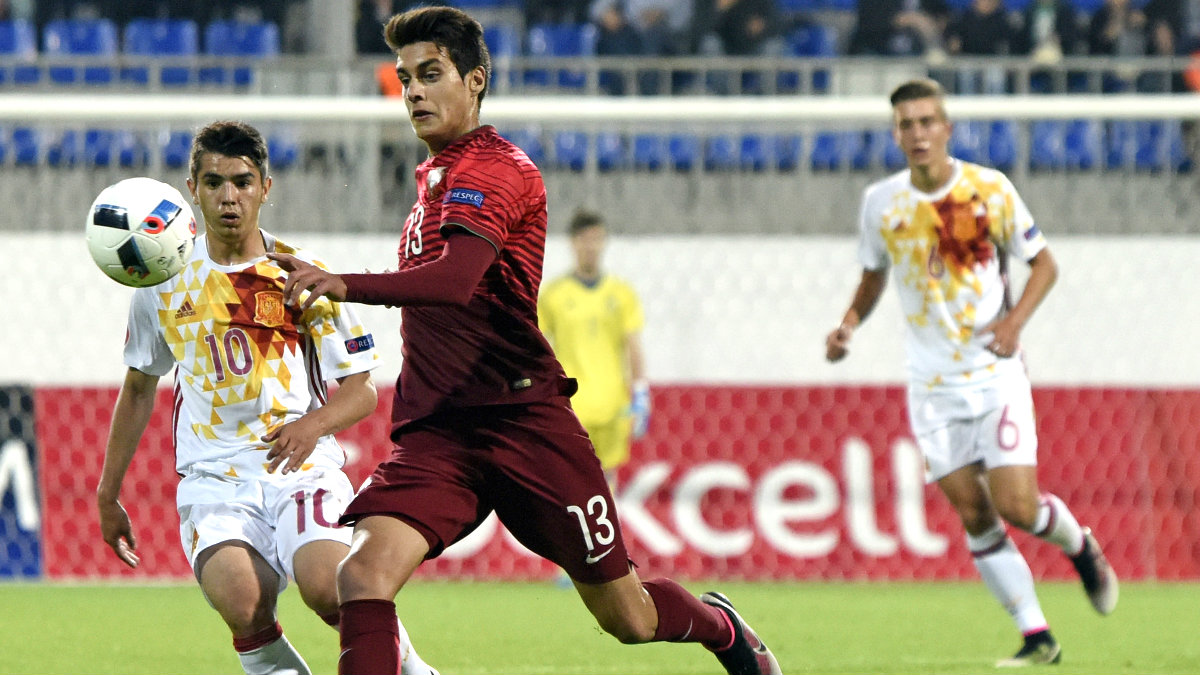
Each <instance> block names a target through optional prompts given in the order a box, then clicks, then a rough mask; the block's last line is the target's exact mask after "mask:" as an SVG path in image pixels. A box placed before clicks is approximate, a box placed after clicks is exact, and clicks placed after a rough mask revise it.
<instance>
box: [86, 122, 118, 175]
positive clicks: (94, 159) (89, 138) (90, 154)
mask: <svg viewBox="0 0 1200 675" xmlns="http://www.w3.org/2000/svg"><path fill="white" fill-rule="evenodd" d="M116 140H117V134H116V132H115V131H113V130H112V129H87V130H86V131H84V132H83V149H82V161H83V163H84V164H85V165H87V166H93V167H106V166H110V165H112V164H113V163H114V162H115V161H116V159H117V158H116V148H115V143H116Z"/></svg>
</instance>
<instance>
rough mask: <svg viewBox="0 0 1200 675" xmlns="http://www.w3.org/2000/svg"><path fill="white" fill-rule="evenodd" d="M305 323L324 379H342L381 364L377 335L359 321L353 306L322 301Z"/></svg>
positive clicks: (311, 308) (313, 307)
mask: <svg viewBox="0 0 1200 675" xmlns="http://www.w3.org/2000/svg"><path fill="white" fill-rule="evenodd" d="M304 320H305V323H306V325H307V327H308V334H309V337H310V338H311V339H312V342H313V345H314V347H315V348H316V354H317V358H318V359H319V360H320V362H321V376H322V377H323V378H324V379H326V380H336V379H340V378H343V377H346V376H348V375H353V374H355V373H361V372H365V371H368V370H371V369H373V368H375V367H376V366H378V365H379V350H378V349H377V348H376V346H375V336H374V335H373V334H372V333H371V332H369V331H368V330H367V328H366V326H364V325H363V323H362V321H360V320H359V318H358V315H357V313H356V312H355V311H354V309H353V305H350V304H348V303H343V302H332V301H330V300H328V299H324V298H322V299H321V300H319V301H318V302H316V303H314V304H313V306H312V307H310V308H309V309H308V311H306V312H305V317H304Z"/></svg>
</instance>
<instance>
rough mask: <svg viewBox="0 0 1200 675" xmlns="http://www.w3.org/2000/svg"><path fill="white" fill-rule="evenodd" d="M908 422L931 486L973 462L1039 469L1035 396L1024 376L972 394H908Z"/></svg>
mask: <svg viewBox="0 0 1200 675" xmlns="http://www.w3.org/2000/svg"><path fill="white" fill-rule="evenodd" d="M908 418H909V423H910V424H911V426H912V431H913V435H914V436H916V439H917V445H919V446H920V448H921V452H922V454H924V456H925V480H926V482H929V483H932V482H935V481H937V480H939V479H941V478H945V477H946V476H947V475H949V474H951V473H953V472H954V471H957V470H958V469H961V468H963V467H964V466H969V465H971V464H975V463H979V462H982V463H983V466H984V467H985V468H987V469H993V468H995V467H998V466H1012V465H1032V466H1036V465H1037V447H1038V440H1037V424H1036V421H1035V418H1034V414H1033V394H1032V392H1031V391H1030V386H1029V380H1028V378H1026V377H1024V376H1023V375H1010V376H1005V377H1003V378H1000V379H998V380H997V382H996V384H995V385H994V386H989V387H987V388H982V389H974V390H970V391H965V392H963V391H954V390H951V391H942V390H934V391H930V390H928V389H925V388H923V387H922V388H917V387H911V388H909V390H908Z"/></svg>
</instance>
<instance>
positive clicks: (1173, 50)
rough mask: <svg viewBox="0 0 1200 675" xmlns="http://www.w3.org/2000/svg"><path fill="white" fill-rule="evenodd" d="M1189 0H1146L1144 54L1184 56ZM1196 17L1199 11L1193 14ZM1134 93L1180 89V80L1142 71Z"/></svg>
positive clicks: (1181, 86) (1181, 82)
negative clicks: (1136, 91)
mask: <svg viewBox="0 0 1200 675" xmlns="http://www.w3.org/2000/svg"><path fill="white" fill-rule="evenodd" d="M1189 5H1190V2H1189V0H1150V2H1148V3H1146V6H1145V7H1144V8H1143V9H1142V13H1143V14H1145V16H1146V54H1147V55H1148V56H1176V55H1181V54H1187V53H1188V52H1189V51H1190V50H1191V47H1192V45H1191V44H1189V43H1190V42H1191V41H1192V40H1191V39H1189V33H1188V29H1189V27H1190V25H1191V23H1190V21H1189V16H1190V15H1191V14H1192V13H1193V12H1192V11H1189V9H1188V7H1189ZM1195 13H1196V14H1200V12H1195ZM1137 88H1138V91H1142V92H1166V91H1171V90H1176V91H1180V90H1183V88H1184V87H1183V81H1182V77H1173V76H1172V75H1171V73H1169V72H1162V71H1157V72H1145V73H1142V74H1140V75H1139V76H1138V78H1137Z"/></svg>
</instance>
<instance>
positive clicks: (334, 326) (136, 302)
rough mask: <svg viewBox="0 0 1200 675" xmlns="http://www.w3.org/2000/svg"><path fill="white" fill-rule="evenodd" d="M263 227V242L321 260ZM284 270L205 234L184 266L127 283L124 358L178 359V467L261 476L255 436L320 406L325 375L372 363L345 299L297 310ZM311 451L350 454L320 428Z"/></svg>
mask: <svg viewBox="0 0 1200 675" xmlns="http://www.w3.org/2000/svg"><path fill="white" fill-rule="evenodd" d="M263 237H264V240H265V242H266V245H267V251H268V252H271V251H279V252H285V253H292V254H293V255H296V256H297V257H299V258H301V259H304V260H308V261H310V262H313V263H314V264H318V265H322V264H321V263H320V262H319V261H316V260H314V259H312V258H311V257H309V256H307V255H306V254H305V253H304V252H303V251H299V250H296V249H293V248H291V247H289V246H286V245H285V244H283V243H282V242H279V241H277V240H275V239H274V238H273V237H271V236H270V235H268V234H266V233H265V232H264V233H263ZM322 266H323V265H322ZM285 280H286V273H285V272H284V271H283V270H282V269H281V268H280V267H279V266H278V264H276V263H275V262H273V261H271V260H269V259H267V258H265V257H263V258H259V259H257V260H253V261H250V262H247V263H240V264H236V265H219V264H217V263H215V262H213V261H212V260H211V259H210V258H209V256H208V249H207V246H206V245H205V239H204V237H200V238H198V239H197V240H196V246H195V248H194V253H193V254H192V259H191V260H190V261H189V263H188V264H187V265H186V266H185V267H184V269H183V271H181V272H180V273H179V274H178V275H177V276H175V277H174V278H172V279H170V280H169V281H166V282H164V283H162V284H159V285H157V286H153V287H150V288H145V289H139V290H138V291H136V292H135V293H134V298H133V301H132V303H131V306H130V313H129V331H128V337H127V340H126V345H125V364H126V365H127V366H130V367H132V368H136V369H138V370H141V371H143V372H146V373H148V374H151V375H158V376H161V375H166V374H167V373H169V372H170V371H171V369H172V368H175V380H176V381H175V410H174V417H173V419H174V430H175V451H176V469H177V470H178V471H179V472H180V473H181V474H183V473H187V472H188V471H209V472H217V473H221V474H225V475H229V476H231V477H233V476H246V474H250V475H256V476H257V475H260V474H262V471H263V461H264V459H263V458H264V455H265V451H266V450H268V449H269V447H268V445H267V444H265V443H263V442H262V440H261V438H262V436H264V435H265V434H267V433H268V432H269V431H271V430H274V429H276V428H277V427H279V426H281V425H283V424H284V423H286V422H290V421H293V420H295V419H297V418H299V417H300V416H301V415H303V414H305V413H306V412H308V411H310V410H313V409H316V408H318V407H320V406H321V405H323V404H324V402H325V398H326V384H325V383H326V382H327V381H329V380H334V379H337V378H341V377H345V376H347V375H351V374H354V373H358V372H363V371H366V370H370V369H371V368H374V367H375V365H377V360H378V358H379V356H378V353H377V350H376V349H375V346H374V338H373V336H372V335H371V334H370V333H369V332H368V331H367V330H366V328H365V327H364V326H363V325H362V323H361V322H360V321H359V320H358V319H357V317H356V316H355V315H354V313H353V311H352V310H351V309H350V307H349V306H347V305H343V304H341V303H335V302H331V301H329V300H328V299H326V298H321V299H320V300H318V301H317V302H316V303H314V304H313V306H312V307H310V308H308V309H307V310H304V311H303V312H300V311H299V310H298V309H297V308H295V307H289V306H287V305H285V304H284V302H283V292H282V289H283V284H284V281H285ZM309 461H310V462H311V463H312V464H315V465H322V466H333V467H340V466H341V465H342V463H343V462H344V461H345V455H344V453H343V452H342V450H341V448H340V446H338V445H337V443H336V441H334V439H333V438H332V437H326V438H323V439H322V441H321V442H320V443H318V446H317V450H316V451H314V453H313V455H312V457H311V459H310V460H309Z"/></svg>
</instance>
